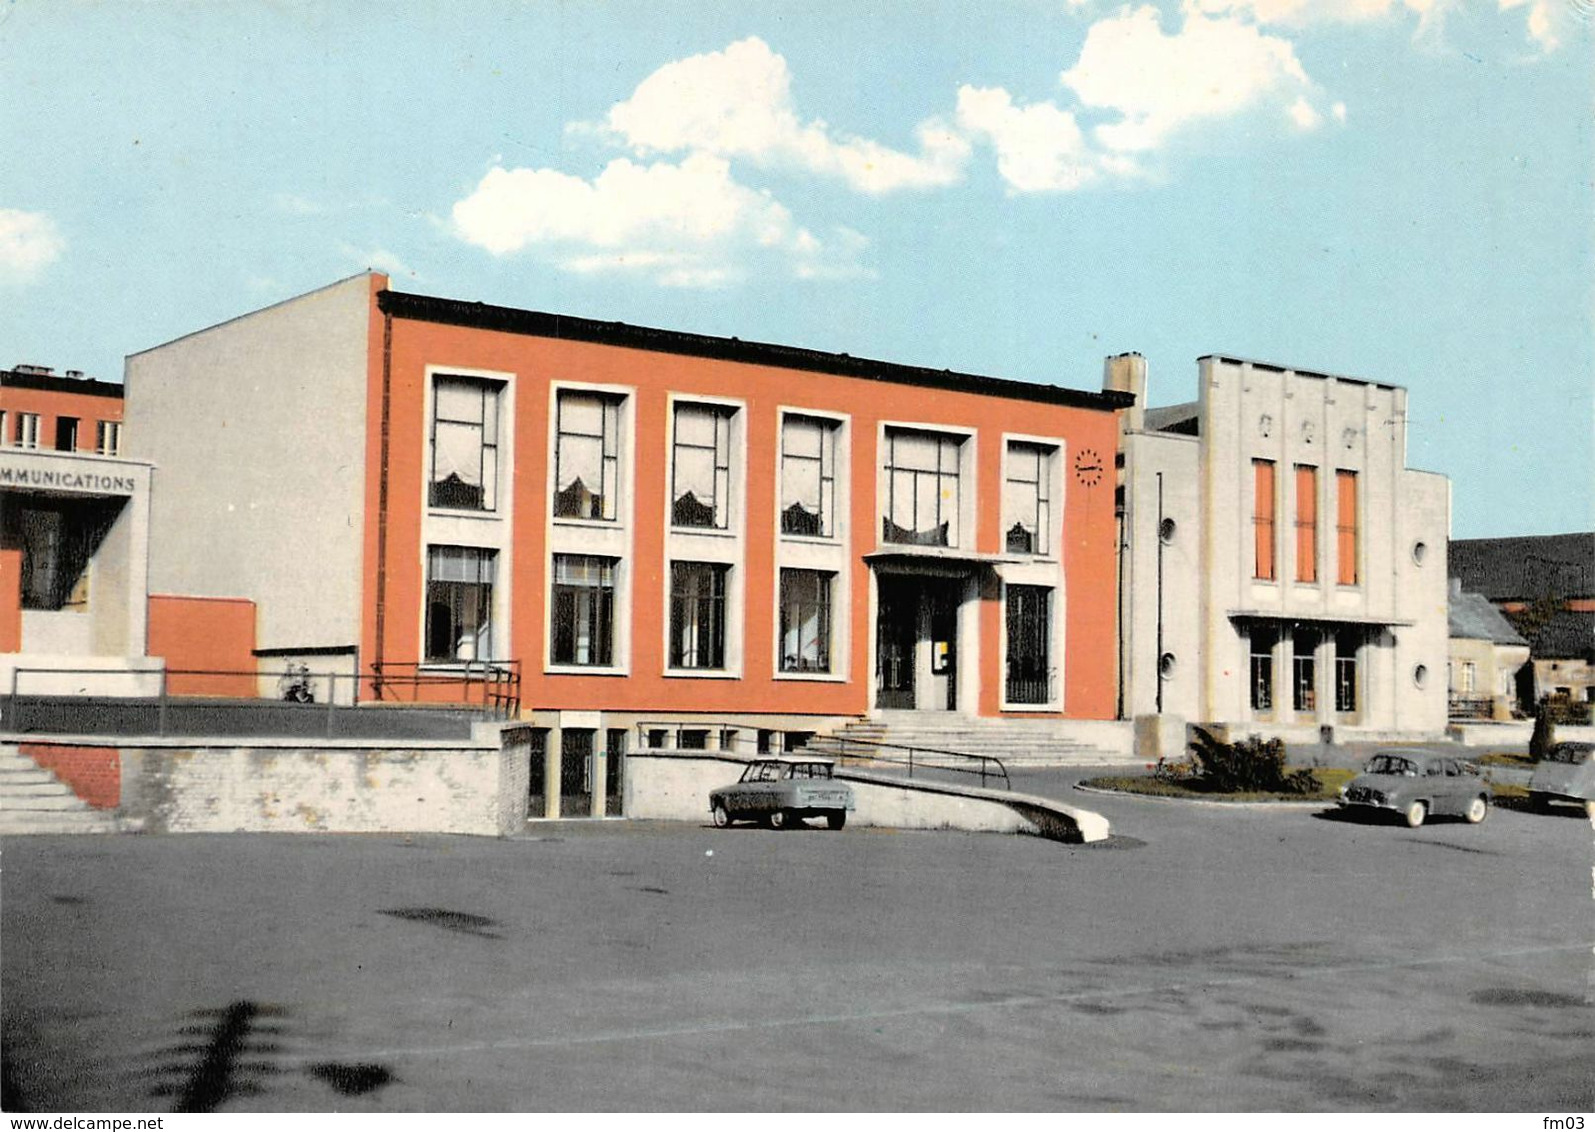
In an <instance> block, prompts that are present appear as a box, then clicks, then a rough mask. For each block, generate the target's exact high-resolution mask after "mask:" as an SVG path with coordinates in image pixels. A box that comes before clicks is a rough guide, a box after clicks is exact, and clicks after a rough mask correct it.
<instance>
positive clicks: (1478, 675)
mask: <svg viewBox="0 0 1595 1132" xmlns="http://www.w3.org/2000/svg"><path fill="white" fill-rule="evenodd" d="M1449 620H1450V626H1451V659H1450V661H1449V662H1448V663H1447V665H1446V669H1447V674H1448V679H1447V681H1446V684H1447V687H1448V689H1449V693H1450V714H1451V718H1452V719H1500V720H1506V719H1511V718H1513V716H1514V715H1516V714H1520V713H1521V706H1522V705H1521V699H1520V697H1519V695H1518V684H1519V682H1520V680H1521V679H1522V678H1523V676H1524V673H1525V671H1526V669H1527V666H1528V663H1529V643H1528V641H1527V640H1525V639H1524V638H1523V635H1522V634H1521V633H1519V632H1518V631H1517V630H1516V629H1514V628H1513V627H1512V623H1511V622H1510V621H1508V620H1507V619H1506V615H1505V614H1503V613H1502V612H1501V611H1500V610H1499V609H1497V608H1496V607H1495V606H1493V605H1491V604H1490V601H1489V599H1488V598H1486V597H1485V596H1484V595H1483V594H1476V593H1468V592H1467V591H1465V590H1464V589H1463V588H1462V583H1461V582H1460V581H1459V580H1458V579H1456V578H1452V579H1451V594H1450V601H1449Z"/></svg>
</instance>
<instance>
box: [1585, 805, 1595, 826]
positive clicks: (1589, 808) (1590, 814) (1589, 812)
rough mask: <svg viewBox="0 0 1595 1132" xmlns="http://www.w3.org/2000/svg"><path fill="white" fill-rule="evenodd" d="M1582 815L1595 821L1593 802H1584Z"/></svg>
mask: <svg viewBox="0 0 1595 1132" xmlns="http://www.w3.org/2000/svg"><path fill="white" fill-rule="evenodd" d="M1584 816H1585V817H1587V818H1588V819H1589V820H1590V821H1595V802H1585V803H1584Z"/></svg>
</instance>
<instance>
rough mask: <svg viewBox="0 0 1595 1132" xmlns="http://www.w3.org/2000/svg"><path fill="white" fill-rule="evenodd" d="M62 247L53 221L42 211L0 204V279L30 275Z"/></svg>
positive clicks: (53, 258) (21, 279) (26, 278)
mask: <svg viewBox="0 0 1595 1132" xmlns="http://www.w3.org/2000/svg"><path fill="white" fill-rule="evenodd" d="M65 247H66V241H65V240H63V239H62V238H61V233H60V231H59V230H57V228H56V226H55V221H53V220H51V219H50V218H49V217H48V216H46V215H45V214H44V213H42V212H23V211H22V210H20V209H16V208H0V282H7V281H9V282H12V283H25V282H27V281H29V280H31V279H33V278H34V277H35V276H36V275H38V273H39V272H41V271H43V270H44V269H45V268H46V267H48V266H49V265H50V264H52V263H54V262H55V261H56V259H57V258H59V257H60V255H61V251H62V249H63V248H65Z"/></svg>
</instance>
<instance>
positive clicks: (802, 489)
mask: <svg viewBox="0 0 1595 1132" xmlns="http://www.w3.org/2000/svg"><path fill="white" fill-rule="evenodd" d="M837 430H838V425H837V422H836V421H828V420H821V419H819V418H817V417H803V416H796V415H793V414H788V415H787V416H785V417H783V418H782V420H781V533H782V534H787V535H813V536H816V537H819V538H830V537H831V536H832V535H834V534H835V533H836V434H837Z"/></svg>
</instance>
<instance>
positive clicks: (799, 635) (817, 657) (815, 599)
mask: <svg viewBox="0 0 1595 1132" xmlns="http://www.w3.org/2000/svg"><path fill="white" fill-rule="evenodd" d="M834 577H835V575H834V574H827V573H823V572H821V571H819V570H782V571H781V671H782V672H829V671H830V670H831V579H832V578H834Z"/></svg>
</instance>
